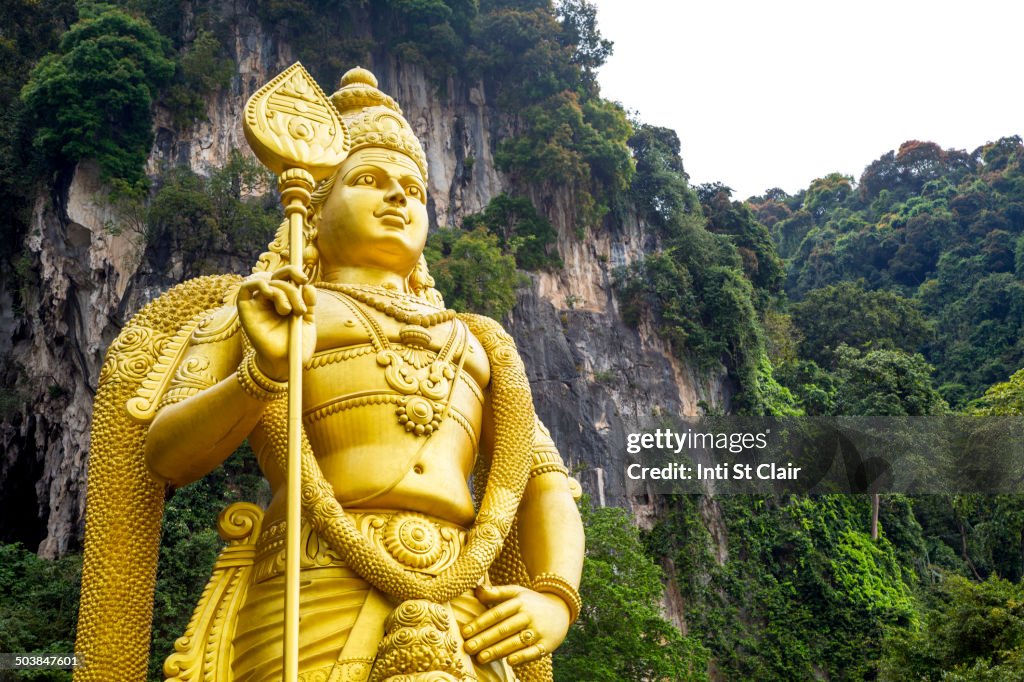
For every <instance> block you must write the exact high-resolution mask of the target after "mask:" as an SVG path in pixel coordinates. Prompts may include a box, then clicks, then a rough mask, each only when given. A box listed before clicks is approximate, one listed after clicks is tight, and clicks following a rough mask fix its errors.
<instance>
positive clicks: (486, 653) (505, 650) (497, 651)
mask: <svg viewBox="0 0 1024 682" xmlns="http://www.w3.org/2000/svg"><path fill="white" fill-rule="evenodd" d="M524 632H529V631H528V630H524ZM519 634H520V633H518V632H517V633H516V634H514V635H512V636H511V637H509V638H507V639H503V640H502V641H500V642H498V643H497V644H495V645H494V646H492V647H490V648H487V649H484V650H483V651H481V652H480V653H479V654H477V656H476V658H477V660H478V661H480V662H481V663H487V662H488V661H493V660H495V659H497V658H504V657H506V656H508V655H509V654H511V653H513V652H516V651H519V650H520V649H522V648H523V647H524V646H526V644H524V643H523V638H522V637H520V636H519Z"/></svg>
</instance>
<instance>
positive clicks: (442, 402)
mask: <svg viewBox="0 0 1024 682" xmlns="http://www.w3.org/2000/svg"><path fill="white" fill-rule="evenodd" d="M317 287H319V288H321V289H325V290H327V291H328V292H330V293H331V294H333V295H334V297H335V298H337V299H338V300H339V301H340V302H342V303H343V304H344V305H345V306H346V307H348V308H349V309H350V310H351V311H352V312H353V313H354V314H355V316H356V319H358V320H359V321H360V322H361V323H362V325H363V327H364V328H365V329H366V332H367V334H368V335H369V337H370V342H371V344H372V345H373V348H374V350H375V351H376V353H377V365H378V366H379V367H380V368H381V369H382V370H383V371H384V379H385V380H386V381H387V384H388V386H389V387H390V388H391V389H392V390H394V391H395V392H397V393H398V394H400V396H401V398H399V400H398V407H397V408H396V410H395V416H396V417H397V419H398V423H399V425H401V426H402V427H403V428H404V429H405V430H406V431H407V432H408V433H411V434H413V435H415V436H430V435H431V434H432V433H434V432H435V431H437V429H439V428H440V427H441V424H442V422H443V421H444V420H445V418H446V417H447V416H448V406H449V404H450V402H451V397H452V393H453V392H454V390H455V385H456V382H457V381H458V378H459V375H460V374H461V372H462V365H463V362H464V361H465V356H466V348H467V346H468V340H469V333H468V331H467V330H466V328H465V325H463V324H461V323H458V322H456V323H455V324H452V325H451V331H450V332H449V334H448V338H447V339H446V340H445V343H444V345H443V346H442V347H441V350H440V351H439V352H438V353H436V354H435V353H434V352H433V351H431V350H430V349H429V345H430V342H431V340H432V337H431V335H430V331H429V329H428V328H429V327H433V326H437V325H439V324H442V323H443V322H449V321H451V320H453V319H454V317H455V312H454V311H452V310H442V311H439V312H436V313H417V312H411V311H410V310H409V308H411V306H412V304H411V303H410V302H409V301H406V300H405V299H404V298H402V299H399V298H395V297H399V296H402V295H400V294H397V293H394V292H391V291H390V290H388V289H384V288H383V287H373V288H372V289H370V288H367V287H355V286H350V285H345V284H335V283H326V282H318V283H317ZM378 293H379V294H380V296H383V297H384V300H381V299H378V298H374V295H375V294H378ZM339 294H340V295H339ZM393 298H394V301H393V302H391V303H387V301H391V300H392V299H393ZM357 302H358V303H362V304H364V305H367V306H369V307H372V308H374V309H375V310H377V311H379V312H382V313H384V314H385V315H387V316H388V317H391V318H392V319H394V320H395V321H397V322H400V323H402V324H403V325H404V326H403V327H402V328H401V329H400V330H399V339H400V340H401V345H394V344H392V343H391V342H390V341H389V340H388V337H387V334H385V333H384V330H383V329H381V327H380V325H379V324H378V323H377V321H376V320H374V319H373V317H371V316H370V315H368V314H367V312H366V311H365V310H363V309H362V307H361V306H359V305H357ZM400 305H401V306H402V307H401V308H400V307H399V306H400ZM395 311H398V313H399V314H392V313H393V312H395ZM456 356H457V357H458V362H457V364H456V362H454V361H453V358H454V357H456Z"/></svg>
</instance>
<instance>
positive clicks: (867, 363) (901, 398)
mask: <svg viewBox="0 0 1024 682" xmlns="http://www.w3.org/2000/svg"><path fill="white" fill-rule="evenodd" d="M836 356H837V363H836V365H837V368H836V380H837V382H838V384H839V388H838V390H837V391H836V398H835V406H834V408H833V409H834V410H835V413H836V414H839V415H858V416H860V415H864V416H887V417H900V416H908V417H919V416H924V415H934V414H943V413H944V412H946V411H947V410H948V408H947V405H946V401H944V400H943V399H942V396H941V395H939V392H938V391H936V390H935V389H934V388H933V387H932V381H931V374H932V368H931V366H930V365H929V364H928V363H927V362H925V359H924V357H922V356H921V355H907V354H906V353H903V352H901V351H890V350H874V351H870V352H868V353H863V354H862V353H861V352H860V351H858V350H856V349H853V348H850V347H849V346H840V347H839V348H838V349H837V351H836Z"/></svg>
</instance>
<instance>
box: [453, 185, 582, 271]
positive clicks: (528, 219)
mask: <svg viewBox="0 0 1024 682" xmlns="http://www.w3.org/2000/svg"><path fill="white" fill-rule="evenodd" d="M462 226H463V227H464V228H465V229H468V230H472V229H475V228H477V227H485V228H487V229H488V230H490V231H491V232H493V233H494V234H496V235H498V240H499V241H500V243H501V247H502V249H503V250H504V251H506V252H508V253H513V254H514V255H515V258H516V265H518V266H519V267H520V268H522V269H523V270H540V269H543V268H552V267H560V266H561V265H562V261H561V260H560V259H559V258H558V252H557V251H555V250H554V245H555V241H556V240H557V239H558V233H557V232H555V228H554V226H552V224H551V222H550V221H549V220H547V219H546V218H544V217H543V216H541V215H540V214H538V213H537V209H536V208H534V207H533V203H531V202H530V200H529V199H527V198H526V197H513V196H510V195H508V194H505V193H504V192H502V193H501V194H499V195H498V196H496V197H494V198H493V199H491V201H490V202H489V203H488V204H487V208H485V209H484V211H483V212H482V213H474V214H473V215H470V216H466V218H465V219H464V220H463V221H462Z"/></svg>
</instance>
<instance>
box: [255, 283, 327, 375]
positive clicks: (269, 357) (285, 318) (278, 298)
mask: <svg viewBox="0 0 1024 682" xmlns="http://www.w3.org/2000/svg"><path fill="white" fill-rule="evenodd" d="M308 282H309V278H308V277H306V275H305V274H303V272H302V269H301V268H298V267H296V266H294V265H287V266H285V267H283V268H280V269H279V270H277V271H275V272H274V274H272V275H269V274H267V273H257V274H255V275H253V276H252V277H250V278H249V279H247V280H245V281H244V282H243V283H242V286H241V287H240V288H239V290H238V297H237V298H236V305H237V306H238V319H239V321H240V322H241V324H242V329H243V330H244V331H245V334H246V336H247V337H248V338H249V341H251V342H252V345H253V348H254V349H255V351H256V365H257V366H258V367H259V369H260V371H262V372H263V373H264V374H266V375H267V376H268V377H270V378H271V379H274V380H276V381H287V379H288V326H289V321H290V319H291V318H292V317H293V316H296V315H300V316H302V362H303V363H305V362H306V361H307V360H309V359H310V358H311V357H312V356H313V350H314V349H315V348H316V324H315V323H314V321H313V307H314V306H315V305H316V287H314V286H313V285H312V284H308Z"/></svg>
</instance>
